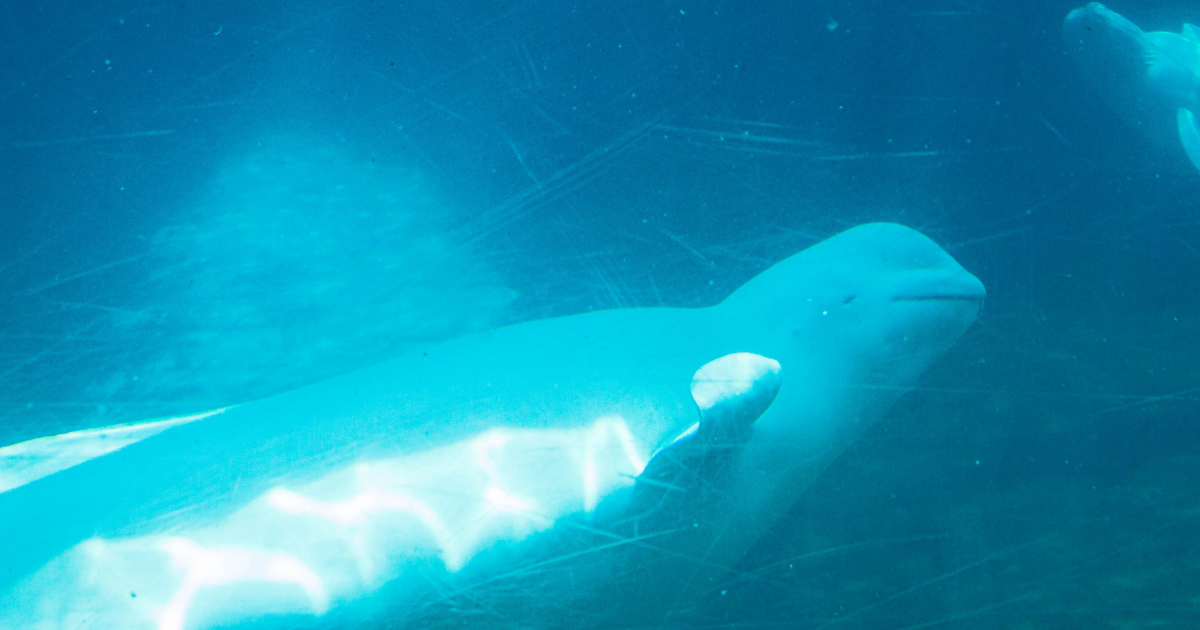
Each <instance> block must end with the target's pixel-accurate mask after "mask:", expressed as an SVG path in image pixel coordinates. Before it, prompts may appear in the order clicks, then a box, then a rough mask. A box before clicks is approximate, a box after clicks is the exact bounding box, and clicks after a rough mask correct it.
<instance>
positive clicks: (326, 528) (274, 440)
mask: <svg viewBox="0 0 1200 630" xmlns="http://www.w3.org/2000/svg"><path fill="white" fill-rule="evenodd" d="M983 296H984V289H983V286H982V284H981V283H980V282H979V281H978V280H977V279H976V278H975V277H974V276H972V275H971V274H969V273H968V272H966V271H965V270H964V269H963V268H962V267H961V266H960V265H959V264H958V263H957V262H955V261H954V259H953V258H951V257H950V256H949V255H948V254H947V253H946V252H945V251H943V250H942V249H941V248H940V247H938V246H937V245H936V244H934V243H933V242H932V241H931V240H929V239H928V238H926V237H924V236H922V235H921V234H919V233H917V232H915V231H913V230H910V229H908V228H905V227H902V226H898V225H892V224H869V225H864V226H860V227H857V228H854V229H851V230H849V231H846V232H844V233H842V234H840V235H838V236H835V237H833V238H831V239H828V240H826V241H824V242H822V243H819V244H817V245H815V246H813V247H810V248H809V249H806V250H804V251H803V252H800V253H799V254H796V255H794V256H792V257H791V258H788V259H786V260H784V261H782V262H780V263H778V264H776V265H774V266H773V267H771V268H769V269H767V270H765V271H763V272H762V273H761V274H759V275H758V276H756V277H755V278H753V279H751V280H750V281H749V282H747V283H746V284H745V285H743V286H742V287H741V288H739V289H738V290H736V291H735V292H733V293H732V294H731V295H730V296H729V297H728V298H726V299H725V300H723V301H722V302H721V303H720V304H718V305H716V306H712V307H707V308H698V309H674V308H647V309H623V310H615V311H606V312H598V313H589V314H584V315H575V316H570V317H563V318H558V319H552V320H545V321H536V322H529V323H525V324H518V325H514V326H508V327H505V328H500V329H496V330H493V331H490V332H487V333H483V334H478V335H472V336H468V337H464V338H461V339H458V340H454V341H450V342H446V343H441V344H436V345H430V346H428V347H427V348H425V349H423V350H421V351H419V352H415V353H413V354H410V355H406V356H402V357H399V358H397V359H394V360H391V361H388V362H385V363H381V364H378V365H376V366H373V367H369V368H365V369H362V370H359V371H357V372H353V373H350V374H347V375H344V376H342V377H339V378H335V379H332V380H330V381H327V382H324V383H319V384H316V385H312V386H309V387H305V388H302V389H298V390H295V391H293V392H289V393H285V394H281V395H278V396H274V397H271V398H267V399H264V400H260V401H256V402H250V403H245V404H241V405H236V406H233V407H229V408H226V409H223V410H221V411H220V412H219V413H212V414H207V415H203V414H202V415H199V416H195V417H189V418H186V419H182V420H181V421H178V422H174V421H166V422H162V423H160V424H155V425H152V426H150V427H148V428H147V429H146V430H142V431H133V430H130V429H127V428H120V429H118V430H117V432H116V433H113V435H114V436H118V437H119V438H120V440H119V444H118V445H117V447H115V448H110V447H96V446H95V445H94V444H93V445H91V446H86V447H83V448H82V450H80V447H79V446H78V445H80V444H84V445H86V443H87V442H88V440H89V439H91V438H93V437H96V436H98V435H100V434H102V433H103V430H98V431H96V432H92V433H88V432H84V433H83V434H79V433H76V434H71V435H69V436H63V438H61V439H60V438H53V437H52V438H43V439H42V440H39V441H35V442H37V443H36V444H35V443H32V442H31V443H24V444H21V445H15V446H12V447H7V448H3V449H0V473H8V477H7V478H8V486H9V487H10V488H11V489H9V490H7V491H6V492H0V627H5V628H14V629H22V628H67V627H70V628H92V629H97V628H130V629H141V628H145V629H155V630H183V629H198V628H212V627H228V626H232V625H237V626H238V627H263V628H295V627H322V628H331V627H332V628H336V627H361V626H362V625H363V624H364V623H383V624H384V625H389V626H393V625H414V626H419V627H429V626H431V625H455V626H458V627H461V626H462V624H463V623H467V622H468V621H492V622H499V621H501V620H502V621H504V622H506V623H509V624H511V625H514V626H521V627H529V626H533V625H547V626H555V627H558V626H562V625H566V624H570V625H572V626H573V627H581V626H601V625H602V626H612V625H620V624H628V625H656V624H660V623H662V622H664V621H668V620H671V619H679V618H682V617H681V615H683V616H686V611H687V610H688V608H689V606H691V605H692V603H693V602H695V601H696V599H697V596H698V595H702V594H704V593H705V592H707V590H708V589H710V588H712V586H713V585H714V584H715V581H716V580H717V579H719V578H720V577H721V576H722V575H724V574H726V573H727V572H729V571H730V570H731V569H732V568H733V567H734V565H735V564H736V563H737V562H738V561H739V560H740V559H741V557H742V556H743V555H744V554H745V553H746V551H747V550H748V549H749V548H750V547H751V546H752V545H754V544H755V543H756V542H757V541H758V540H759V538H761V537H762V536H763V534H765V533H766V532H767V531H768V530H769V529H770V528H771V527H772V526H774V524H775V523H776V521H777V520H778V519H779V518H780V517H781V516H782V515H783V514H785V513H786V512H787V511H788V510H789V509H790V507H791V506H792V504H793V503H794V502H795V501H796V499H797V498H798V497H799V496H800V494H801V493H802V492H803V491H804V490H805V489H806V488H808V487H809V486H810V485H811V484H812V483H813V482H814V481H815V480H816V479H817V477H818V476H819V475H820V474H821V472H822V471H823V470H824V469H825V468H827V467H828V466H829V465H830V464H831V463H832V462H833V461H834V460H835V459H836V458H837V457H838V456H839V455H840V454H841V453H842V452H843V451H844V450H845V448H846V447H847V446H848V445H849V444H850V443H851V442H852V441H853V440H854V439H856V438H857V436H859V435H860V434H861V433H862V432H863V431H864V430H865V429H866V428H867V427H869V426H870V425H871V423H872V422H874V421H876V420H878V419H879V418H881V417H882V415H883V414H884V413H885V412H886V410H887V409H888V408H889V407H890V405H891V404H892V403H893V402H894V401H895V400H896V399H897V398H898V397H899V396H900V395H901V394H902V393H903V392H904V391H905V390H906V389H907V388H910V387H912V386H913V385H915V383H916V380H917V378H918V377H919V376H920V375H921V373H922V372H923V371H924V370H925V369H926V368H927V367H928V366H929V365H930V364H931V363H932V362H933V361H934V360H935V359H937V358H938V357H939V356H941V355H942V354H943V353H944V352H945V351H946V350H947V349H948V348H949V347H950V346H952V345H953V344H954V343H955V342H956V340H957V339H958V338H959V337H960V336H961V335H962V334H963V333H964V332H965V331H966V330H967V328H968V327H969V326H970V325H971V324H972V322H973V321H974V319H975V317H976V315H977V313H978V310H979V307H980V304H981V301H982V299H983ZM110 431H111V430H110ZM97 439H99V438H97ZM104 439H107V438H104ZM6 458H7V459H6ZM39 459H46V460H47V461H50V460H52V465H50V464H44V465H43V464H39V463H38V460H39ZM31 460H32V461H31ZM6 462H7V463H6ZM3 476H4V475H2V474H0V477H3Z"/></svg>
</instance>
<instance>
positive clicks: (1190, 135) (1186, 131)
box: [1175, 107, 1200, 169]
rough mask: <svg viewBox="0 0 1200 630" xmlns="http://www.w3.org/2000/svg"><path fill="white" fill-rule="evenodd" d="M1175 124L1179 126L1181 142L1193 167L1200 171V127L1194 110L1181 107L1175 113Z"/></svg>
mask: <svg viewBox="0 0 1200 630" xmlns="http://www.w3.org/2000/svg"><path fill="white" fill-rule="evenodd" d="M1175 122H1176V124H1178V126H1179V142H1180V143H1181V144H1182V145H1183V150H1184V152H1185V153H1187V156H1188V159H1189V160H1191V161H1192V166H1195V167H1196V168H1198V169H1200V127H1197V126H1196V116H1195V115H1194V114H1192V110H1190V109H1188V108H1186V107H1180V108H1179V110H1178V111H1176V112H1175Z"/></svg>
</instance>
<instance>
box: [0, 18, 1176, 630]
mask: <svg viewBox="0 0 1200 630" xmlns="http://www.w3.org/2000/svg"><path fill="white" fill-rule="evenodd" d="M1075 6H1076V5H1075V4H1074V3H1071V2H1066V3H1063V2H1054V3H1036V2H1028V3H1002V2H983V3H973V2H966V3H964V2H950V1H946V2H939V1H931V2H896V3H882V2H876V3H865V4H855V3H844V2H806V3H772V2H767V3H749V2H745V3H733V4H729V3H722V2H701V3H695V2H683V3H674V4H672V3H666V4H662V3H655V4H652V5H651V4H645V3H637V2H627V3H621V2H618V3H613V2H604V3H600V2H596V3H591V4H564V3H553V2H526V3H521V4H514V3H507V2H494V3H482V2H481V3H467V4H462V5H458V6H453V7H448V6H443V5H441V4H437V3H411V4H406V3H396V2H383V1H374V2H366V1H364V2H349V3H345V4H336V5H323V4H315V3H283V2H256V3H252V5H249V6H247V4H246V3H234V2H212V3H207V4H193V3H190V2H185V3H170V4H157V3H129V4H119V3H111V2H106V3H100V4H83V3H80V4H73V3H57V4H42V5H38V4H34V3H27V2H16V3H11V4H10V5H9V6H7V7H5V8H4V9H3V10H0V28H3V29H4V31H5V32H6V33H7V36H6V37H4V38H3V43H0V51H2V55H3V58H4V59H5V60H6V63H4V64H0V104H2V105H0V111H3V112H4V114H5V115H4V116H3V117H2V118H0V152H2V153H3V155H4V163H5V168H4V169H0V180H2V181H3V186H0V208H3V212H0V339H2V340H3V345H2V346H0V444H13V443H17V442H21V441H23V440H26V439H31V438H34V437H39V436H43V435H51V434H57V433H62V432H65V431H71V430H76V429H83V428H91V427H100V426H106V425H111V424H116V423H123V422H134V421H140V420H146V419H152V418H161V417H166V416H170V415H173V414H184V413H194V412H198V411H203V410H207V409H212V408H216V407H220V406H224V405H228V404H233V403H237V402H241V401H246V400H253V399H258V398H261V397H263V396H266V395H269V394H273V393H278V392H283V391H289V390H291V389H294V388H296V387H298V386H301V385H305V384H308V383H313V382H317V381H320V380H323V379H326V378H329V377H331V376H334V375H337V374H342V373H345V372H347V371H349V370H352V369H354V368H357V367H362V366H366V365H370V364H373V363H376V362H378V361H381V360H384V359H387V358H390V357H392V356H395V355H398V354H400V353H403V352H405V351H406V350H408V349H411V348H413V347H416V346H417V345H419V344H424V343H428V342H430V341H436V340H441V339H448V338H453V337H456V336H460V335H463V334H466V333H469V332H476V331H481V330H487V329H490V328H494V327H496V326H500V325H504V324H509V323H515V322H522V321H529V320H535V319H542V318H547V317H552V316H559V315H569V314H576V313H582V312H587V311H592V310H602V309H613V308H629V307H645V306H664V305H665V306H682V307H688V306H701V305H709V304H714V303H716V302H718V301H719V300H720V299H722V298H723V297H724V296H726V295H727V294H728V293H729V292H731V291H732V290H733V289H734V288H736V287H737V286H739V285H740V284H741V283H743V282H744V281H746V280H747V279H749V278H750V277H752V276H754V275H755V274H756V273H757V272H758V271H760V270H761V269H763V268H765V267H766V266H769V265H770V264H772V263H774V262H777V261H779V260H782V259H783V258H785V257H787V256H789V255H791V254H793V253H795V252H797V251H800V250H802V249H804V248H805V247H807V246H809V245H811V244H813V243H816V242H817V241H819V240H821V239H823V238H825V237H828V236H830V235H832V234H834V233H837V232H839V231H841V230H842V229H845V228H848V227H850V226H853V225H857V224H860V223H864V222H869V221H891V222H898V223H902V224H905V225H908V226H910V227H913V228H915V229H918V230H920V231H922V232H923V233H925V234H927V235H928V236H930V237H931V238H933V239H934V240H935V241H937V242H938V243H939V244H941V245H942V246H943V247H944V248H945V249H946V250H947V251H948V252H949V253H950V254H951V255H953V256H954V257H955V258H956V259H957V260H958V261H959V262H960V263H961V264H962V265H963V266H964V267H965V268H966V269H968V270H969V271H970V272H971V273H973V274H975V275H976V276H978V277H979V278H980V279H981V280H982V281H983V282H984V284H985V285H986V286H987V289H988V298H987V301H986V305H985V308H984V311H983V313H982V315H981V317H980V320H979V322H978V323H977V324H976V325H975V326H974V328H972V329H971V331H969V332H968V333H967V335H966V336H965V337H964V338H963V339H962V340H961V341H960V342H959V343H958V345H957V346H956V347H955V348H954V349H952V350H951V351H950V352H949V353H948V354H947V355H946V356H945V357H944V358H943V359H942V360H941V361H940V362H939V363H938V364H936V365H935V366H934V367H933V368H932V369H931V370H930V371H929V372H927V373H926V374H925V376H924V378H923V379H922V380H921V384H920V386H919V387H918V388H916V389H915V390H914V391H912V392H910V393H908V394H907V395H906V396H905V397H904V398H902V399H901V401H900V402H899V403H898V404H897V405H896V406H895V407H894V408H893V409H892V410H891V411H890V413H889V415H888V416H887V417H886V418H885V419H884V420H883V421H882V422H880V423H879V424H878V425H876V426H875V427H874V428H872V429H870V430H869V432H868V433H867V434H866V435H864V436H863V437H861V438H860V439H859V440H858V441H857V442H855V444H854V446H853V447H852V448H851V449H850V450H849V451H848V452H846V453H845V454H844V455H843V456H842V457H841V458H840V459H838V460H837V462H836V463H835V464H834V465H833V466H832V467H831V468H830V469H829V470H827V471H826V473H825V474H824V475H823V476H822V477H821V478H820V480H819V481H818V483H817V484H816V485H815V486H814V487H812V488H811V489H810V490H808V491H807V492H806V493H805V494H804V495H803V497H802V499H801V500H800V501H798V502H797V503H796V504H795V505H794V506H793V507H792V508H791V510H790V511H789V512H788V513H787V514H786V516H784V517H783V518H782V519H781V520H780V521H779V522H778V523H777V524H776V525H775V526H774V528H773V529H772V530H771V532H770V533H769V534H768V535H767V536H765V537H764V538H763V539H762V540H761V541H760V542H759V543H758V544H757V546H755V547H754V548H753V549H752V550H751V551H750V553H749V554H748V555H747V556H746V557H745V558H744V559H743V561H742V562H741V564H740V565H739V570H738V571H735V572H734V573H733V574H731V575H729V576H728V577H726V578H725V579H724V580H725V581H724V582H723V583H722V584H721V585H719V586H717V587H715V588H714V589H713V590H712V591H711V592H710V593H709V594H708V595H707V596H706V597H704V598H701V599H700V600H698V601H697V603H696V604H695V605H694V607H693V610H692V612H691V613H690V614H691V615H692V617H690V621H688V622H686V623H687V624H689V625H692V626H701V625H702V626H706V627H726V626H727V627H807V628H832V627H863V628H867V627H870V628H924V627H971V628H980V627H986V628H1013V629H1016V628H1022V629H1023V628H1050V627H1053V628H1061V627H1080V628H1082V627H1088V628H1094V627H1110V628H1132V627H1149V626H1151V625H1163V626H1167V627H1173V626H1185V625H1188V624H1191V623H1195V622H1196V620H1197V618H1198V617H1200V609H1198V608H1197V602H1198V601H1200V600H1198V599H1197V598H1198V597H1200V591H1198V590H1197V587H1196V584H1198V583H1200V581H1198V580H1197V567H1200V545H1197V544H1196V542H1195V531H1196V530H1197V527H1196V526H1197V519H1198V518H1200V512H1198V509H1200V496H1198V493H1197V490H1196V489H1195V483H1194V480H1195V479H1196V478H1197V477H1198V473H1200V433H1197V430H1196V427H1195V425H1194V423H1195V414H1196V406H1197V402H1198V401H1200V384H1198V381H1197V374H1200V364H1197V360H1196V359H1195V358H1194V354H1195V353H1194V352H1193V350H1192V349H1193V348H1195V347H1197V341H1198V340H1200V325H1198V323H1200V300H1198V296H1200V280H1198V279H1197V278H1198V275H1200V274H1197V273H1196V270H1197V268H1198V263H1200V226H1198V224H1197V220H1198V218H1200V217H1198V216H1197V210H1198V209H1200V172H1198V171H1197V170H1196V169H1195V168H1193V166H1192V165H1191V164H1190V163H1189V162H1188V160H1187V158H1186V156H1185V155H1184V154H1183V152H1182V150H1180V148H1179V147H1178V145H1177V143H1176V142H1174V140H1173V139H1172V138H1169V137H1168V138H1164V137H1162V136H1161V135H1159V134H1158V132H1157V131H1155V130H1153V129H1151V130H1150V131H1148V132H1147V131H1146V130H1145V128H1148V127H1153V126H1154V125H1153V124H1146V125H1143V124H1140V121H1137V120H1130V119H1129V118H1128V117H1126V116H1125V115H1124V112H1122V111H1121V110H1120V109H1119V108H1114V107H1111V105H1110V103H1108V102H1106V100H1105V98H1104V96H1103V94H1101V93H1100V92H1101V91H1102V89H1103V86H1099V87H1098V86H1096V85H1095V84H1093V83H1089V82H1088V81H1086V80H1085V77H1084V75H1083V74H1082V73H1081V72H1080V71H1079V68H1078V67H1077V65H1076V63H1075V62H1074V61H1073V60H1072V58H1071V57H1069V56H1068V55H1067V53H1066V50H1065V46H1064V43H1063V41H1062V34H1061V24H1062V20H1063V18H1064V16H1065V15H1066V14H1067V13H1068V12H1069V11H1070V10H1071V9H1073V8H1075ZM1111 8H1113V9H1114V10H1116V11H1118V12H1120V13H1122V14H1123V15H1125V16H1126V17H1128V18H1129V19H1131V20H1132V21H1134V22H1135V23H1137V24H1139V25H1141V26H1143V27H1144V28H1147V29H1150V30H1170V31H1176V32H1178V30H1179V27H1180V26H1181V25H1182V23H1184V22H1200V11H1197V9H1196V8H1195V7H1193V6H1190V5H1186V4H1183V3H1178V2H1140V3H1134V2H1129V3H1126V4H1122V5H1120V6H1118V5H1113V6H1112V7H1111ZM9 517H10V516H9V515H4V514H0V518H9ZM514 584H516V583H514ZM513 597H519V589H518V588H517V587H516V586H512V587H511V588H505V586H504V585H503V584H501V585H500V586H496V587H494V588H491V589H488V590H485V591H480V592H478V593H457V594H455V595H454V596H452V597H451V596H447V598H446V599H445V601H441V602H439V605H438V606H435V607H434V609H433V612H428V611H425V612H423V613H422V614H424V615H427V616H424V617H422V616H421V615H416V616H413V614H410V612H411V611H409V612H405V613H403V614H401V613H388V614H386V615H382V616H381V617H380V618H379V621H380V624H381V625H384V626H386V625H387V624H388V623H394V624H401V623H403V622H406V621H407V622H410V623H417V624H428V623H429V619H431V618H432V619H436V620H438V621H439V623H445V624H446V625H463V623H460V622H466V623H467V624H468V625H495V626H499V625H510V624H518V625H519V624H520V622H521V619H519V618H518V619H515V620H514V619H512V618H509V617H507V616H506V615H504V614H502V611H503V610H504V609H505V608H506V607H507V606H509V605H508V604H505V601H506V598H513ZM549 604H552V602H551V603H547V605H549ZM513 609H515V610H519V609H520V608H519V606H518V607H514V608H513ZM414 614H415V613H414ZM565 614H567V617H566V618H567V619H570V618H571V616H570V613H569V612H568V613H565ZM413 619H416V621H413ZM314 623H318V625H319V622H314ZM630 623H631V624H633V623H635V622H634V621H630ZM681 623H683V622H681Z"/></svg>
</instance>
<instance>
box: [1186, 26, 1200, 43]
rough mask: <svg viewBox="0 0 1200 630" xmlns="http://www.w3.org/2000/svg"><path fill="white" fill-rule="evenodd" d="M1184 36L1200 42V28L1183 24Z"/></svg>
mask: <svg viewBox="0 0 1200 630" xmlns="http://www.w3.org/2000/svg"><path fill="white" fill-rule="evenodd" d="M1183 36H1184V37H1186V38H1188V39H1190V40H1192V41H1194V42H1200V28H1198V27H1197V26H1196V25H1195V24H1188V23H1187V22H1184V23H1183Z"/></svg>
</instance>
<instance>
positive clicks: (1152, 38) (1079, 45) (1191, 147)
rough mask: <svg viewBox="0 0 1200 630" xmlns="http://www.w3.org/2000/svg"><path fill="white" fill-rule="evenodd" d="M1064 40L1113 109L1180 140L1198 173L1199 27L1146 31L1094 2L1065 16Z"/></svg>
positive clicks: (1138, 123)
mask: <svg viewBox="0 0 1200 630" xmlns="http://www.w3.org/2000/svg"><path fill="white" fill-rule="evenodd" d="M1063 39H1064V41H1065V44H1066V47H1067V52H1068V53H1070V54H1071V56H1072V57H1074V58H1075V59H1076V61H1077V62H1078V64H1079V66H1080V67H1081V69H1082V70H1083V72H1084V74H1085V75H1086V76H1087V78H1088V80H1089V81H1090V82H1091V83H1092V84H1093V85H1095V86H1096V88H1097V89H1098V90H1099V91H1100V92H1101V95H1102V96H1103V98H1104V99H1105V100H1107V101H1108V102H1109V104H1111V105H1112V106H1113V107H1115V108H1116V109H1117V110H1119V111H1121V113H1122V114H1124V115H1125V116H1126V117H1128V118H1129V119H1130V120H1131V121H1132V122H1134V123H1135V124H1136V125H1137V126H1139V127H1142V128H1143V129H1146V130H1149V131H1150V133H1151V134H1152V135H1163V133H1164V132H1165V133H1169V134H1170V135H1172V136H1176V137H1178V139H1179V143H1180V145H1181V146H1182V148H1183V151H1184V153H1185V154H1186V155H1187V157H1188V159H1189V160H1190V161H1191V163H1192V165H1194V166H1195V167H1196V168H1198V169H1200V126H1198V125H1197V122H1196V112H1197V111H1200V109H1198V108H1200V28H1197V27H1196V26H1195V25H1194V24H1187V23H1185V24H1183V27H1182V28H1181V30H1180V32H1178V33H1172V32H1167V31H1151V32H1146V31H1143V30H1142V29H1140V28H1138V26H1137V25H1135V24H1134V23H1133V22H1131V21H1129V20H1128V19H1126V18H1125V17H1123V16H1121V15H1120V14H1118V13H1116V12H1114V11H1112V10H1111V9H1109V8H1108V7H1106V6H1104V5H1103V4H1100V3H1099V2H1090V3H1088V4H1087V5H1086V6H1083V7H1079V8H1078V9H1075V10H1074V11H1071V12H1070V13H1069V14H1068V15H1067V17H1066V19H1065V20H1064V21H1063ZM1168 126H1169V128H1170V130H1169V131H1167V130H1166V128H1167V127H1168Z"/></svg>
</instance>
